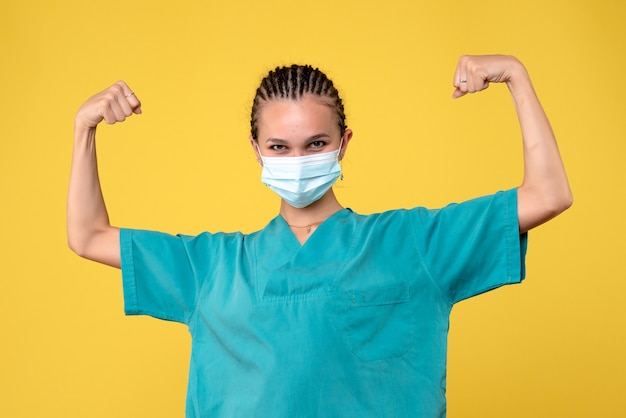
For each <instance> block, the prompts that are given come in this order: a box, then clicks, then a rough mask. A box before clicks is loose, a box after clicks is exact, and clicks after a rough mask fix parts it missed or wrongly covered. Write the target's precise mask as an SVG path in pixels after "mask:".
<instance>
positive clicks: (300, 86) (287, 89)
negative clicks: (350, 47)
mask: <svg viewBox="0 0 626 418" xmlns="http://www.w3.org/2000/svg"><path fill="white" fill-rule="evenodd" d="M305 94H311V95H315V96H318V97H320V98H323V99H325V102H326V103H327V104H328V106H330V107H332V108H333V109H334V110H335V113H336V115H337V124H338V125H339V131H340V133H341V135H343V134H344V132H345V130H346V115H345V113H344V109H343V103H342V101H341V98H340V97H339V92H338V91H337V89H336V88H335V86H334V85H333V82H332V81H331V80H330V79H329V78H328V77H327V76H326V74H324V73H323V72H322V71H320V70H319V69H318V68H313V67H311V66H310V65H296V64H294V65H291V66H289V67H276V69H274V70H272V71H270V72H269V74H268V75H267V76H266V77H265V78H264V79H263V80H262V81H261V85H260V86H259V88H258V89H257V90H256V95H255V96H254V101H253V103H252V115H251V118H250V133H251V135H252V138H253V139H254V140H258V138H257V135H258V121H259V111H260V109H261V107H262V106H263V104H264V103H265V102H268V101H270V100H272V99H289V100H299V99H300V98H302V96H303V95H305Z"/></svg>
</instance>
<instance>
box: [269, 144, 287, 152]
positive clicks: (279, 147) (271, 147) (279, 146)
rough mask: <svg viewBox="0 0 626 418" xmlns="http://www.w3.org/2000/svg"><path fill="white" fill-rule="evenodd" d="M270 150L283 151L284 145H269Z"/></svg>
mask: <svg viewBox="0 0 626 418" xmlns="http://www.w3.org/2000/svg"><path fill="white" fill-rule="evenodd" d="M270 149H271V150H272V151H284V150H285V149H286V147H285V146H284V145H272V146H270Z"/></svg>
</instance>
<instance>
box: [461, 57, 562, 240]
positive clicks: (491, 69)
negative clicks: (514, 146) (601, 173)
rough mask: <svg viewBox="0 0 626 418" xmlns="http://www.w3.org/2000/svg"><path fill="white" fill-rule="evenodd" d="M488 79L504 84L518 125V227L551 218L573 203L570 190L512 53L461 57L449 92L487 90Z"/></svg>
mask: <svg viewBox="0 0 626 418" xmlns="http://www.w3.org/2000/svg"><path fill="white" fill-rule="evenodd" d="M489 83H506V84H507V86H508V87H509V91H510V92H511V96H512V97H513V101H514V103H515V109H516V111H517V117H518V119H519V123H520V126H521V129H522V138H523V148H524V179H523V181H522V184H521V185H520V186H519V187H518V189H517V198H518V199H517V209H518V218H519V229H520V232H526V231H528V230H529V229H531V228H534V227H536V226H538V225H541V224H542V223H544V222H546V221H548V220H550V219H552V218H554V217H555V216H557V215H558V214H560V213H561V212H563V211H564V210H566V209H567V208H569V207H570V206H571V205H572V192H571V190H570V187H569V183H568V181H567V175H566V173H565V167H564V166H563V161H562V160H561V155H560V154H559V149H558V146H557V143H556V138H555V137H554V133H553V132H552V128H551V127H550V122H549V121H548V117H547V116H546V114H545V112H544V111H543V108H542V107H541V103H540V102H539V99H538V98H537V95H536V94H535V90H534V89H533V86H532V83H531V81H530V77H529V75H528V72H527V71H526V69H525V68H524V66H523V65H522V63H521V62H520V61H519V60H517V59H516V58H515V57H511V56H504V55H484V56H462V57H461V58H460V59H459V63H458V65H457V69H456V72H455V75H454V81H453V84H454V86H455V87H456V90H455V91H454V94H453V97H454V98H458V97H461V96H464V95H465V94H467V93H475V92H478V91H481V90H484V89H486V88H487V87H488V86H489Z"/></svg>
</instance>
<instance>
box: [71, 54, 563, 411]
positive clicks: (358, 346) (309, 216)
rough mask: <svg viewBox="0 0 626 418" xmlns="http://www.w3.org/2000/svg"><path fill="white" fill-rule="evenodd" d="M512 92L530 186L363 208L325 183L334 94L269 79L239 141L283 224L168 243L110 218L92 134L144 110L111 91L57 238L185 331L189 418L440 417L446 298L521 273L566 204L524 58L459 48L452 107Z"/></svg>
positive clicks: (335, 116) (85, 130)
mask: <svg viewBox="0 0 626 418" xmlns="http://www.w3.org/2000/svg"><path fill="white" fill-rule="evenodd" d="M490 83H506V85H507V86H508V88H509V91H510V93H511V95H512V97H513V101H514V104H515V108H516V111H517V115H518V118H519V122H520V126H521V130H522V136H523V153H524V177H523V182H522V184H521V185H519V186H518V187H516V188H513V189H510V190H506V191H502V192H498V193H495V194H494V195H491V196H485V197H480V198H477V199H473V200H470V201H467V202H463V203H460V204H451V205H448V206H446V207H444V208H441V209H437V210H429V209H426V208H422V207H417V208H413V209H409V210H391V211H388V212H385V213H380V214H373V215H367V216H366V215H360V214H357V213H355V212H353V211H351V210H350V209H346V208H344V207H343V206H342V205H341V204H340V203H339V202H338V200H337V198H336V197H335V195H334V193H333V190H332V185H333V183H334V182H335V180H336V179H337V178H338V177H339V176H340V172H341V169H340V165H339V161H340V160H341V159H342V158H343V157H344V156H345V154H346V151H347V149H348V145H349V143H350V140H351V138H352V131H351V130H350V129H349V128H348V127H347V126H346V121H345V116H344V109H343V104H342V102H341V98H340V96H339V94H338V92H337V90H336V89H335V87H334V86H333V83H332V81H331V80H329V79H328V78H327V77H326V75H325V74H324V73H322V72H321V71H319V70H318V69H314V68H312V67H310V66H296V65H294V66H290V67H281V68H277V69H276V70H274V71H271V72H270V73H269V74H268V75H267V76H266V77H265V78H264V79H263V81H262V82H261V85H260V86H259V88H258V90H257V92H256V96H255V98H254V102H253V106H252V117H251V136H250V143H251V145H252V148H253V150H254V152H255V153H256V156H257V158H258V161H259V163H260V164H261V166H262V167H263V168H262V181H263V183H265V184H266V185H267V186H269V187H270V188H271V189H272V190H274V191H275V192H276V193H277V194H278V195H279V196H280V197H281V203H280V210H279V214H278V215H277V216H276V217H275V218H274V219H273V220H271V221H270V222H269V224H268V225H267V226H266V227H265V228H264V229H262V230H260V231H257V232H254V233H252V234H241V233H228V234H224V233H202V234H199V235H197V236H185V235H176V236H172V235H168V234H164V233H159V232H153V231H141V230H134V229H126V228H122V229H120V228H117V227H114V226H112V225H111V224H110V223H109V218H108V215H107V211H106V207H105V204H104V200H103V196H102V192H101V189H100V183H99V179H98V171H97V162H96V153H95V136H96V135H95V134H96V127H97V125H98V124H99V123H100V122H101V121H102V120H104V121H105V122H107V123H109V124H114V123H117V122H122V121H124V120H125V119H126V118H127V117H129V116H131V115H132V114H140V113H141V103H140V101H139V98H138V97H137V96H136V95H135V94H134V92H133V91H132V90H131V89H130V87H129V86H127V85H126V84H125V83H124V82H118V83H116V84H114V85H113V86H111V87H109V88H108V89H106V90H104V91H102V92H100V93H98V94H96V95H95V96H93V97H91V98H90V99H89V100H87V101H86V102H85V103H84V104H83V106H82V107H81V108H80V109H79V111H78V113H77V115H76V119H75V136H74V153H73V159H72V170H71V177H70V186H69V196H68V208H67V232H68V242H69V246H70V248H71V249H72V250H73V251H75V252H76V253H77V254H79V255H80V256H82V257H85V258H88V259H91V260H94V261H98V262H100V263H104V264H108V265H111V266H114V267H118V268H121V269H122V278H123V288H124V306H125V312H126V313H127V314H142V315H151V316H154V317H156V318H160V319H165V320H172V321H178V322H181V323H184V324H186V325H187V326H188V327H189V330H190V333H191V336H192V353H191V365H190V371H189V382H188V390H187V406H186V415H187V416H188V417H207V416H216V417H222V416H223V417H227V416H228V417H231V416H237V417H252V416H260V417H266V416H272V417H370V416H371V417H380V416H389V417H445V414H446V400H445V376H446V369H445V368H446V366H445V363H446V355H447V331H448V326H449V316H450V312H451V309H452V306H453V305H454V303H456V302H458V301H460V300H463V299H465V298H468V297H472V296H475V295H478V294H480V293H483V292H485V291H488V290H491V289H493V288H496V287H499V286H501V285H505V284H510V283H517V282H520V281H521V280H522V279H523V278H524V257H525V253H526V235H527V234H526V232H527V231H528V230H530V229H531V228H534V227H536V226H538V225H540V224H542V223H544V222H546V221H548V220H549V219H551V218H553V217H554V216H556V215H558V214H559V213H561V212H563V211H564V210H565V209H567V208H568V207H569V206H570V205H571V204H572V195H571V192H570V189H569V185H568V181H567V177H566V174H565V170H564V167H563V164H562V161H561V158H560V155H559V151H558V148H557V144H556V140H555V138H554V135H553V133H552V130H551V127H550V124H549V122H548V119H547V117H546V115H545V113H544V112H543V110H542V107H541V105H540V103H539V100H538V99H537V96H536V95H535V92H534V90H533V87H532V84H531V81H530V78H529V75H528V73H527V72H526V70H525V68H524V66H523V65H522V64H521V63H520V62H519V61H518V60H517V59H516V58H514V57H510V56H499V55H497V56H463V57H461V58H460V59H459V61H458V65H457V68H456V71H455V74H454V79H453V84H454V87H455V90H454V93H453V97H454V98H459V97H462V96H464V95H465V94H467V93H475V92H478V91H481V90H484V89H485V88H487V87H488V86H489V84H490Z"/></svg>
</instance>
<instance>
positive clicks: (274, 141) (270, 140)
mask: <svg viewBox="0 0 626 418" xmlns="http://www.w3.org/2000/svg"><path fill="white" fill-rule="evenodd" d="M322 138H330V135H328V134H317V135H313V136H311V137H309V138H307V139H306V141H305V142H312V141H317V140H319V139H322ZM265 143H266V144H267V143H272V144H278V145H287V144H288V141H286V140H284V139H280V138H271V137H270V138H267V139H266V140H265Z"/></svg>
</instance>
